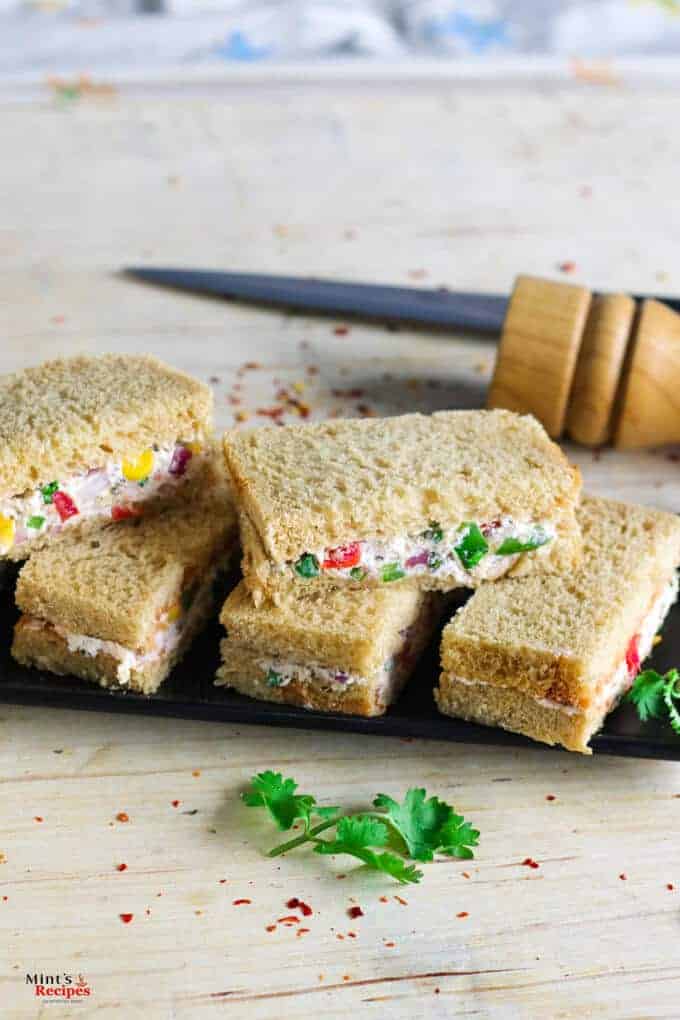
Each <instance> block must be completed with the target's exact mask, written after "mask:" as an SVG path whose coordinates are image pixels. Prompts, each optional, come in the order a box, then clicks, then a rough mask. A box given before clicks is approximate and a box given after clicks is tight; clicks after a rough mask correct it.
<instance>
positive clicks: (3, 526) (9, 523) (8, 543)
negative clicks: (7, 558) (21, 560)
mask: <svg viewBox="0 0 680 1020" xmlns="http://www.w3.org/2000/svg"><path fill="white" fill-rule="evenodd" d="M15 532H16V524H15V523H14V518H13V517H5V516H3V514H0V548H1V549H2V551H3V552H9V550H10V549H11V548H12V546H13V545H14V533H15Z"/></svg>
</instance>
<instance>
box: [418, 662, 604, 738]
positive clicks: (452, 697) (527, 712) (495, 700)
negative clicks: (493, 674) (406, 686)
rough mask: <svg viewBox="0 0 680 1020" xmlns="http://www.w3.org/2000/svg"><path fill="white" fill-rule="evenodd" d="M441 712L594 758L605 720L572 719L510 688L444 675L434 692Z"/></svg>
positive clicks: (580, 715)
mask: <svg viewBox="0 0 680 1020" xmlns="http://www.w3.org/2000/svg"><path fill="white" fill-rule="evenodd" d="M434 697H435V701H436V702H437V707H438V709H439V711H440V712H442V713H443V714H444V715H451V716H454V717H455V718H458V719H467V721H468V722H474V723H480V724H481V725H482V726H500V727H501V728H502V729H505V730H509V731H510V732H512V733H522V734H524V736H526V737H531V739H532V740H539V741H540V742H541V743H543V744H551V745H554V744H561V745H562V746H563V747H566V748H567V750H568V751H580V753H581V754H592V751H591V749H590V748H589V747H588V741H589V740H590V738H591V737H592V735H593V734H594V733H596V732H597V730H598V729H599V728H600V726H601V725H602V721H603V718H604V716H603V715H599V716H595V715H588V714H586V713H584V712H578V713H575V714H573V715H570V714H567V713H566V712H562V711H560V710H559V709H556V708H550V707H548V706H546V705H541V704H539V703H538V702H537V701H536V699H535V698H534V697H532V696H531V695H528V694H524V693H522V692H521V691H517V690H514V689H511V688H509V687H495V686H493V685H491V684H484V685H482V684H479V685H476V686H474V687H471V686H469V685H468V684H462V683H458V682H457V681H456V680H455V679H452V678H451V677H450V676H449V675H448V674H446V673H442V675H441V677H440V680H439V687H438V688H435V691H434Z"/></svg>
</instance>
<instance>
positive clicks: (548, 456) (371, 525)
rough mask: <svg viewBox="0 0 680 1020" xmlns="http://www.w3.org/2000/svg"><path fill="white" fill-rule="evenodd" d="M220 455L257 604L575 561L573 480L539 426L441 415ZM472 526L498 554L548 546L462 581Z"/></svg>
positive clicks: (358, 423)
mask: <svg viewBox="0 0 680 1020" xmlns="http://www.w3.org/2000/svg"><path fill="white" fill-rule="evenodd" d="M224 443H225V455H226V459H227V464H228V466H229V469H230V471H231V473H232V476H233V479H234V485H235V497H236V500H237V503H238V505H239V511H240V513H241V515H242V518H243V519H244V520H245V521H246V525H245V530H244V540H243V545H244V553H245V559H244V576H245V578H246V581H247V583H248V585H249V587H250V589H251V591H252V592H253V594H254V596H255V598H256V599H257V600H258V601H262V600H263V599H265V598H271V599H274V600H279V601H280V599H281V597H282V591H284V590H289V589H290V588H291V587H292V586H293V585H299V584H305V586H306V587H307V588H309V589H311V588H314V587H316V586H317V584H318V583H319V582H320V580H321V581H327V582H328V583H329V584H332V585H333V586H338V585H342V584H350V585H352V586H353V587H365V586H370V585H371V584H373V583H374V582H377V583H387V580H389V582H390V583H391V582H397V583H399V584H404V583H407V582H409V581H413V580H414V579H416V578H417V581H415V583H416V586H417V587H420V588H424V589H433V590H435V589H439V590H451V589H452V588H455V587H458V586H460V585H461V584H463V585H467V584H470V585H471V586H474V584H475V583H477V582H478V581H479V580H484V579H487V578H490V577H496V576H500V574H501V573H505V572H507V571H509V570H518V571H531V570H537V571H543V570H551V569H558V570H561V569H565V568H571V567H573V566H574V565H575V564H576V562H577V561H578V558H579V554H580V539H579V534H578V526H577V524H576V521H575V516H574V510H575V506H576V503H577V501H578V498H579V493H580V476H579V473H578V470H577V469H576V468H574V467H572V466H571V465H569V463H568V462H567V460H566V458H565V457H564V455H563V453H562V452H561V451H560V449H559V447H557V446H556V445H555V444H554V443H553V442H551V440H550V439H549V438H548V436H547V435H546V433H545V431H544V430H543V428H542V427H541V425H539V424H538V422H537V421H535V420H534V419H533V418H531V417H520V416H519V415H516V414H512V413H511V412H508V411H502V410H497V411H443V412H439V413H437V414H433V415H431V416H425V415H420V414H409V415H404V416H402V417H396V418H387V419H383V420H381V419H364V420H347V421H342V420H337V421H332V422H323V423H321V424H315V425H300V426H288V427H284V428H276V429H274V428H265V429H256V430H251V431H249V432H238V433H227V434H226V436H225V440H224ZM248 522H249V523H250V524H251V525H252V528H251V529H248ZM471 522H472V523H473V524H474V526H475V528H476V527H477V525H479V526H481V527H483V528H491V529H492V530H493V528H496V532H494V534H496V533H497V534H498V536H499V543H498V544H499V546H500V544H501V540H502V538H503V537H505V536H506V535H508V534H510V533H511V531H512V528H513V527H514V528H515V529H516V530H517V529H519V530H518V531H517V533H518V534H519V533H520V532H521V533H523V534H525V537H526V532H527V529H531V528H535V527H536V526H537V527H538V528H539V530H540V529H541V528H543V526H545V529H546V534H548V532H549V537H546V538H545V543H546V544H544V545H542V547H541V548H539V547H538V545H537V544H536V543H534V544H532V543H531V542H529V543H528V544H529V546H530V549H529V548H527V549H523V550H522V551H521V552H519V553H518V554H517V555H514V556H509V555H506V556H505V557H504V559H503V562H502V563H500V562H497V560H498V557H497V556H495V555H492V556H489V557H487V558H486V559H484V560H482V561H478V562H476V563H475V564H473V565H472V566H471V567H470V568H469V569H467V568H465V569H463V567H462V566H461V564H462V562H463V561H462V560H461V559H460V558H458V557H456V556H454V554H453V553H452V552H451V549H452V547H453V546H454V545H455V544H456V541H457V540H458V539H457V538H456V536H458V535H459V534H460V533H461V529H462V528H463V527H465V526H469V525H470V524H471ZM433 534H435V535H439V534H441V536H442V539H439V541H443V545H442V548H444V547H445V548H446V552H447V557H446V561H445V562H444V563H442V560H441V557H440V556H439V555H438V549H437V548H435V542H434V540H433V539H432V538H431V536H432V535H433ZM485 534H486V532H485ZM428 535H429V536H430V537H429V538H428V537H427V536H428ZM487 537H488V535H487ZM539 544H540V543H539ZM560 545H562V549H561V550H559V546H560ZM357 547H358V549H357ZM421 548H422V551H421ZM395 550H396V551H395ZM489 550H490V551H491V552H492V553H495V547H494V546H493V545H492V538H489ZM428 552H429V553H431V554H432V555H431V556H429V555H428ZM426 556H427V557H428V558H427V559H426V560H425V559H424V557H426ZM308 568H309V569H308ZM487 568H489V569H487Z"/></svg>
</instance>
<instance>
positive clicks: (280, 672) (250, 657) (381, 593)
mask: <svg viewBox="0 0 680 1020" xmlns="http://www.w3.org/2000/svg"><path fill="white" fill-rule="evenodd" d="M442 602H443V597H442V596H441V595H435V594H432V593H428V592H421V591H418V590H417V589H415V588H390V589H378V590H376V589H363V590H361V591H347V590H343V589H340V588H336V589H331V590H329V591H328V592H315V593H313V594H310V595H302V596H300V595H295V596H294V597H293V598H291V599H288V600H286V601H285V602H284V603H283V604H282V605H280V606H275V605H271V604H270V605H265V606H261V607H260V608H257V607H256V606H254V605H253V601H252V599H251V597H250V594H249V592H248V590H247V588H246V586H245V584H244V583H243V582H241V583H240V584H239V585H238V586H237V587H236V588H235V589H234V590H233V591H232V592H231V594H230V595H229V597H228V598H227V601H226V602H225V604H224V608H223V609H222V613H221V616H220V621H221V622H222V624H223V625H224V627H225V629H226V634H225V637H224V640H223V641H222V645H221V651H222V660H223V661H222V666H221V668H220V669H219V670H218V673H217V678H216V680H215V683H216V685H217V686H222V687H232V688H234V690H236V691H239V692H240V693H241V694H247V695H249V696H250V697H252V698H259V699H260V700H262V701H276V702H282V703H284V704H288V705H298V706H300V707H302V708H308V709H316V710H318V711H322V712H344V713H346V714H349V715H362V716H375V715H382V713H383V712H385V710H386V709H387V707H388V706H389V705H390V704H391V703H392V702H393V701H394V700H395V699H396V698H397V696H398V695H399V692H400V691H401V689H402V687H403V686H404V684H405V683H406V681H407V680H408V678H409V676H410V674H411V673H412V671H413V668H414V666H415V664H416V662H417V660H418V657H419V655H420V653H421V652H422V650H423V649H424V647H425V645H426V644H427V643H428V641H429V639H430V637H431V635H432V633H433V631H434V629H435V627H436V626H437V624H438V622H439V620H440V618H441V610H442Z"/></svg>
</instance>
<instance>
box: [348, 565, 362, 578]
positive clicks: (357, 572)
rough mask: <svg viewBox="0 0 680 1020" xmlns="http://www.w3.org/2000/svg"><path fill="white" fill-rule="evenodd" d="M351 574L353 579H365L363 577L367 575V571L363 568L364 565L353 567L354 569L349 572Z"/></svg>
mask: <svg viewBox="0 0 680 1020" xmlns="http://www.w3.org/2000/svg"><path fill="white" fill-rule="evenodd" d="M349 576H350V577H351V578H352V580H353V581H363V579H364V578H365V577H366V571H365V570H364V569H363V567H352V569H351V570H350V572H349Z"/></svg>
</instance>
